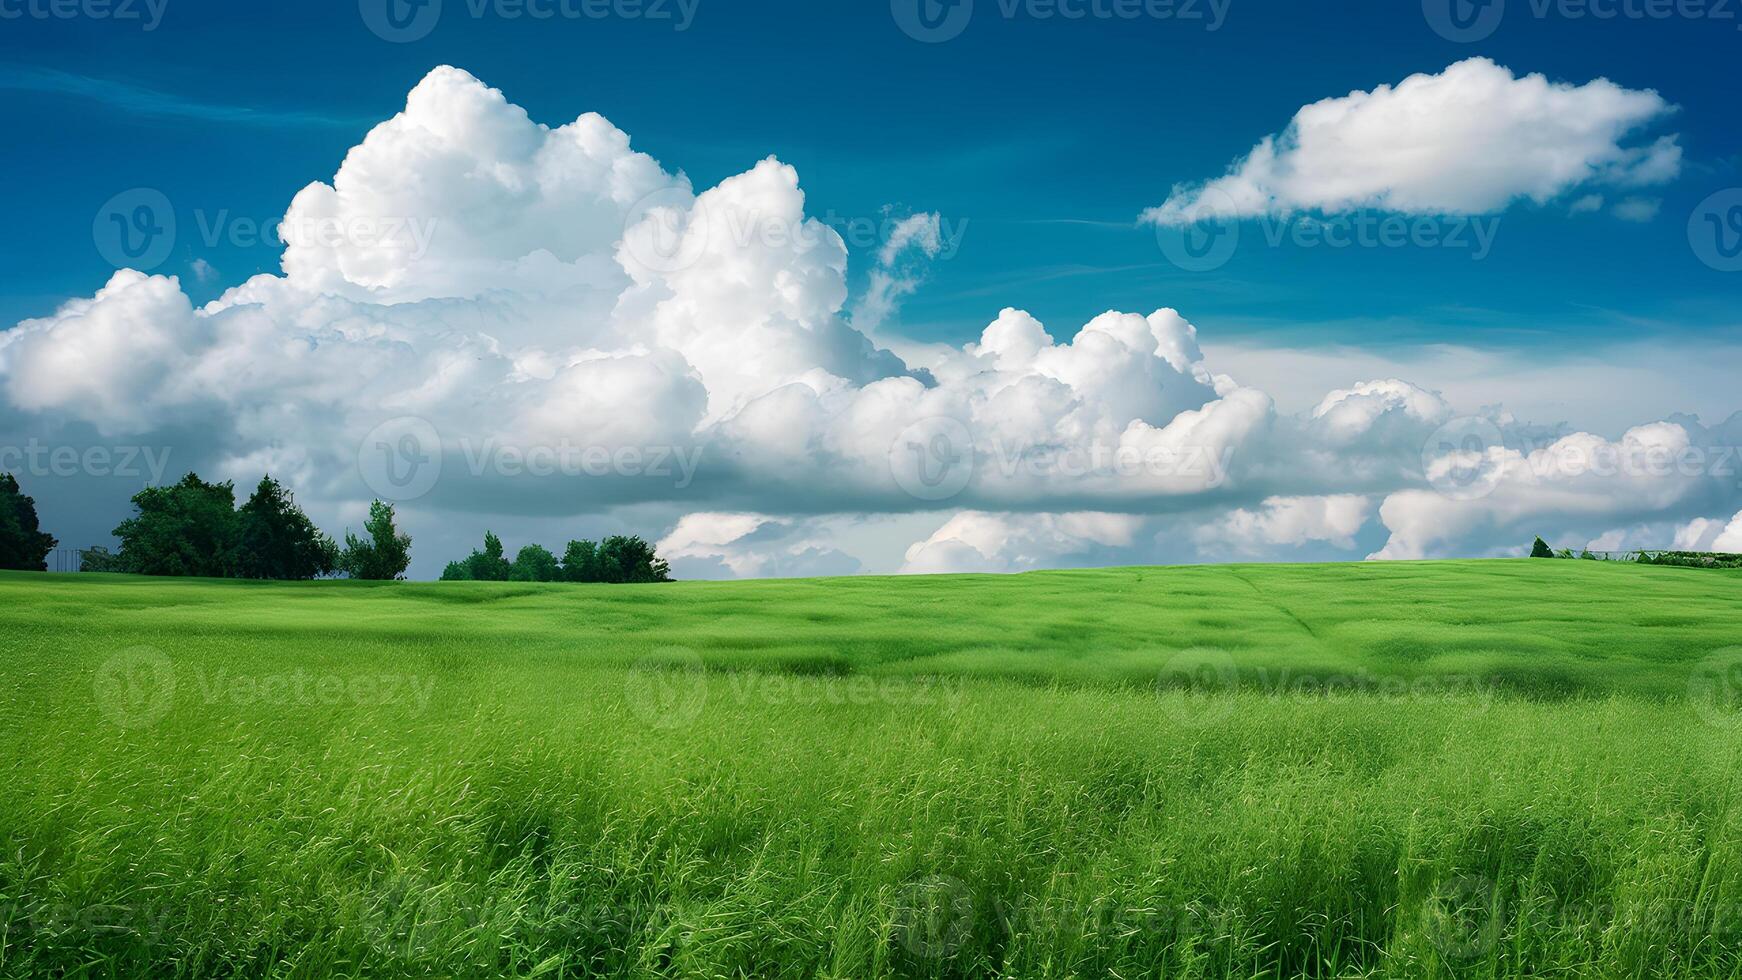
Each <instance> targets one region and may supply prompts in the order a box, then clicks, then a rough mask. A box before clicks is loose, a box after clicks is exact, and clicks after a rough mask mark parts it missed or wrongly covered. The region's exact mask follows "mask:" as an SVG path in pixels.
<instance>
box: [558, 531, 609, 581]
mask: <svg viewBox="0 0 1742 980" xmlns="http://www.w3.org/2000/svg"><path fill="white" fill-rule="evenodd" d="M563 581H565V582H600V581H603V579H602V578H600V573H599V545H598V543H597V542H593V541H570V542H569V546H568V547H567V548H566V549H564V551H563Z"/></svg>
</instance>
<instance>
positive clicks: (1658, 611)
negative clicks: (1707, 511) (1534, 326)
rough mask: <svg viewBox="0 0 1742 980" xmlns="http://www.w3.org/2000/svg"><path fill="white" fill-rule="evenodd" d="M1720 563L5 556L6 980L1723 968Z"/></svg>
mask: <svg viewBox="0 0 1742 980" xmlns="http://www.w3.org/2000/svg"><path fill="white" fill-rule="evenodd" d="M1739 695H1742V572H1717V571H1696V570H1687V569H1676V568H1644V567H1636V566H1626V565H1611V564H1605V563H1596V562H1576V561H1555V562H1551V561H1537V562H1452V563H1434V564H1360V565H1338V566H1288V567H1284V566H1250V567H1214V568H1170V569H1135V570H1115V571H1097V572H1072V573H1047V574H1034V575H1027V576H1021V577H1014V578H984V577H961V578H931V579H849V580H833V581H806V582H767V583H738V584H700V583H697V584H678V585H674V586H656V587H645V588H643V587H616V588H613V587H577V586H535V585H485V584H470V583H467V584H448V585H434V584H397V585H380V586H370V585H364V584H352V583H320V584H301V585H254V584H242V583H216V582H170V581H153V580H144V579H132V578H122V577H114V578H110V577H103V576H84V577H78V576H70V577H47V576H41V575H35V576H26V575H4V576H0V718H3V719H4V722H3V725H0V779H3V787H4V792H3V793H0V976H15V977H25V976H31V977H43V976H78V977H106V976H150V977H196V976H197V977H212V976H246V977H308V978H325V977H345V976H404V977H436V976H480V977H481V976H500V975H513V976H549V977H580V976H598V975H604V976H623V977H812V976H821V977H838V978H872V977H891V976H893V977H910V976H911V977H993V976H997V977H1022V978H1031V977H1083V978H1101V977H1115V978H1123V980H1137V978H1146V977H1161V976H1166V977H1272V976H1274V977H1292V976H1302V975H1305V976H1336V977H1367V976H1374V977H1399V978H1403V977H1412V978H1413V977H1452V976H1458V977H1464V976H1468V977H1516V976H1605V977H1729V976H1737V975H1742V815H1739V808H1738V804H1737V801H1736V795H1735V794H1736V789H1737V780H1738V774H1739V772H1742V710H1739V705H1738V696H1739Z"/></svg>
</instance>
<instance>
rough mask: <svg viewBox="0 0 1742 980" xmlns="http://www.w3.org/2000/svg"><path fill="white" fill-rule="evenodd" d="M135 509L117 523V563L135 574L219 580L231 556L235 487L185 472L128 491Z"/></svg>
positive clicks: (233, 551)
mask: <svg viewBox="0 0 1742 980" xmlns="http://www.w3.org/2000/svg"><path fill="white" fill-rule="evenodd" d="M133 507H134V509H135V510H136V511H137V513H136V514H135V515H134V516H133V517H130V518H128V519H127V520H125V521H122V522H121V525H120V526H119V527H117V528H115V530H114V532H113V533H114V535H115V536H116V537H117V538H120V539H121V564H122V566H123V567H124V568H126V570H127V571H130V572H137V573H139V574H141V575H191V576H200V577H204V578H222V577H225V576H227V575H229V574H231V570H232V568H233V566H234V562H235V559H236V548H237V541H238V537H239V522H238V520H237V518H236V488H235V486H234V485H232V484H229V483H207V482H205V481H204V480H201V479H200V478H199V476H198V475H197V474H194V473H189V474H188V475H187V476H184V477H182V479H181V482H180V483H177V484H175V485H174V486H169V487H147V488H146V489H144V490H141V491H139V492H138V493H136V494H134V495H133Z"/></svg>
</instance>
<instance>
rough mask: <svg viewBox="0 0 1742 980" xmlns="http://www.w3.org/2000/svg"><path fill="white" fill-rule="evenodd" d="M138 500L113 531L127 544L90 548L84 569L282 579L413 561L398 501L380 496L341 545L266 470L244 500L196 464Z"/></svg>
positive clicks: (384, 577) (389, 572)
mask: <svg viewBox="0 0 1742 980" xmlns="http://www.w3.org/2000/svg"><path fill="white" fill-rule="evenodd" d="M133 510H134V514H133V516H132V517H130V518H128V519H127V520H125V521H122V522H121V524H120V526H119V527H117V528H115V530H114V531H112V532H110V533H112V534H114V535H115V537H116V538H119V539H120V541H121V550H120V552H119V553H117V554H113V555H111V554H109V553H108V552H107V551H106V550H103V549H91V550H90V551H86V552H83V553H82V557H83V559H84V562H83V567H84V569H85V571H88V572H127V573H131V574H134V575H161V576H191V577H197V578H242V579H263V580H274V581H295V580H299V579H314V578H325V577H327V576H330V575H344V576H347V577H349V578H354V579H366V580H371V581H383V582H385V581H395V580H398V579H402V578H404V577H405V570H406V569H407V568H409V567H410V566H411V536H410V535H408V534H405V533H403V532H402V531H400V530H399V528H398V527H397V526H396V525H395V523H394V513H393V507H392V505H390V504H386V503H383V502H382V501H379V500H377V501H374V502H373V503H371V504H370V505H369V519H368V520H367V521H365V522H364V523H363V535H362V536H361V537H359V536H358V535H355V534H352V533H350V532H348V531H347V532H346V533H345V541H344V544H342V545H341V544H340V543H339V542H337V541H335V540H333V538H332V537H330V536H328V535H327V534H324V533H322V531H321V529H320V528H318V527H316V526H315V524H314V522H313V521H311V520H309V517H308V515H307V514H305V513H303V510H302V508H301V507H298V506H297V504H296V498H295V496H294V495H293V494H292V493H291V492H290V490H289V489H288V488H286V487H285V486H284V485H283V484H282V483H279V482H278V481H277V480H274V479H273V478H272V477H271V476H265V477H262V478H261V480H260V484H259V485H258V486H256V487H255V488H254V492H253V493H252V494H250V495H249V497H248V499H247V500H246V501H244V502H243V504H242V506H240V507H238V506H236V487H235V484H233V483H229V482H225V483H207V482H206V481H205V480H202V479H200V477H199V475H198V474H196V473H189V474H188V475H187V476H184V477H182V479H181V482H179V483H176V484H174V485H172V486H167V487H147V488H146V489H144V490H141V491H139V492H138V493H137V494H134V495H133Z"/></svg>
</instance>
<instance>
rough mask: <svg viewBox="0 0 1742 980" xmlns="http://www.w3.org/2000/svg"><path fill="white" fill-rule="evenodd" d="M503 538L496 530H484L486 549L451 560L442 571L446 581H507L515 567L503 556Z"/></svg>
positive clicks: (443, 578) (443, 579)
mask: <svg viewBox="0 0 1742 980" xmlns="http://www.w3.org/2000/svg"><path fill="white" fill-rule="evenodd" d="M505 554H506V552H505V551H504V549H503V547H502V539H501V538H499V537H497V536H496V534H495V532H492V531H485V532H484V550H483V551H473V552H472V553H471V554H470V555H468V556H466V557H465V558H464V559H462V560H460V561H456V562H450V563H449V564H448V567H447V570H446V571H444V572H442V581H444V582H506V581H508V579H509V576H510V575H512V574H513V571H514V568H513V566H512V565H510V564H509V563H508V559H507V558H505V557H503V556H504V555H505Z"/></svg>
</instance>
